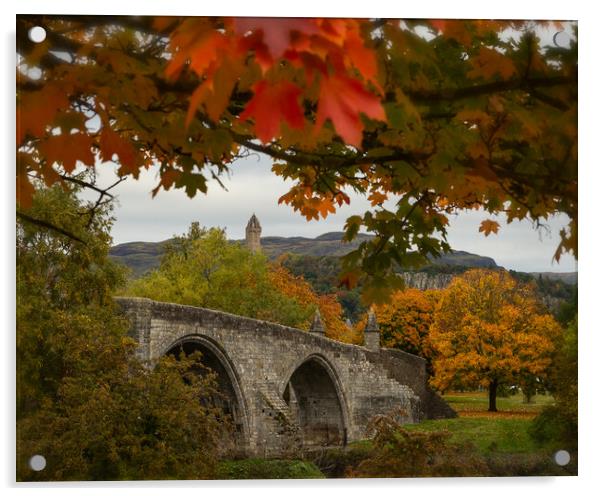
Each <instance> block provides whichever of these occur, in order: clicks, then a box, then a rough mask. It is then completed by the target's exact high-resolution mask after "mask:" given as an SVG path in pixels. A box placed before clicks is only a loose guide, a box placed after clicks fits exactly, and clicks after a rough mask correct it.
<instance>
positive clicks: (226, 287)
mask: <svg viewBox="0 0 602 496" xmlns="http://www.w3.org/2000/svg"><path fill="white" fill-rule="evenodd" d="M125 292H126V294H128V295H132V296H142V297H146V298H151V299H154V300H159V301H169V302H176V303H181V304H186V305H194V306H201V307H207V308H214V309H216V310H222V311H225V312H230V313H234V314H237V315H244V316H247V317H252V318H257V319H262V320H268V321H271V322H278V323H280V324H283V325H288V326H294V327H301V328H308V326H309V323H310V321H311V318H312V316H313V314H314V312H315V310H316V309H317V308H323V310H324V312H323V313H324V314H325V315H324V316H328V318H329V322H328V324H329V325H330V327H333V330H334V328H335V327H336V328H338V327H340V326H344V324H343V323H342V321H341V315H340V314H341V312H342V310H341V308H340V307H338V306H337V305H335V306H336V307H337V308H334V307H333V303H336V302H334V300H333V299H332V298H328V297H327V296H320V297H319V296H318V295H316V294H315V293H314V292H313V290H312V289H311V286H309V284H307V283H306V282H305V281H304V280H303V279H302V278H295V277H294V276H292V274H290V273H289V272H288V270H287V269H286V268H284V267H283V266H281V265H278V264H271V263H270V262H269V261H268V259H267V257H266V256H265V255H264V254H263V253H261V252H258V253H253V252H251V251H250V250H248V249H247V248H246V247H245V246H244V245H241V244H239V243H232V242H229V241H228V240H227V238H226V235H225V232H224V231H223V230H221V229H216V228H213V229H201V228H199V226H198V224H193V225H192V226H191V228H190V230H189V232H188V234H187V235H186V236H181V237H176V239H175V242H174V243H172V244H171V245H170V248H169V249H168V251H167V252H166V254H165V256H164V257H163V259H162V261H161V265H160V267H159V268H158V269H156V270H154V271H152V272H150V273H149V274H148V275H146V276H144V277H142V278H140V279H137V280H134V281H132V282H131V283H130V285H129V287H128V288H127V289H126V291H125ZM331 300H332V301H331Z"/></svg>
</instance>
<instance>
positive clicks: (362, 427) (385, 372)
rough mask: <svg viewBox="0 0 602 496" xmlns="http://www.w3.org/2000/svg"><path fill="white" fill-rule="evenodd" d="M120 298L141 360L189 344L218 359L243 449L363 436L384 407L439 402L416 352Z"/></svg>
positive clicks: (416, 416)
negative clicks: (373, 347)
mask: <svg viewBox="0 0 602 496" xmlns="http://www.w3.org/2000/svg"><path fill="white" fill-rule="evenodd" d="M117 301H118V303H119V304H120V305H121V307H122V309H123V311H124V312H125V314H126V315H127V316H128V317H129V318H130V320H131V322H132V327H131V335H132V336H133V337H134V338H135V339H137V340H138V342H139V343H140V347H139V351H138V353H139V356H140V357H141V358H142V359H144V360H149V361H151V362H152V361H153V360H156V359H157V358H159V357H161V356H162V355H165V354H166V353H168V352H169V351H170V350H173V349H174V348H177V347H178V346H180V345H182V344H183V343H187V346H189V347H190V346H193V345H194V346H198V349H200V350H201V351H206V352H207V354H208V355H209V354H211V356H215V357H216V358H217V359H219V360H220V362H221V363H222V365H223V371H224V374H227V378H226V379H227V380H229V381H231V384H232V391H234V395H233V396H234V397H235V400H236V403H237V404H236V407H235V408H234V410H235V411H236V415H237V416H238V418H237V419H236V421H237V423H238V424H239V426H240V431H241V440H242V441H241V442H243V443H244V447H243V448H244V450H245V451H247V452H249V453H252V454H255V455H262V456H270V455H276V454H279V453H282V452H283V451H286V450H288V449H295V446H296V444H297V445H298V444H304V445H313V446H315V445H321V444H323V445H333V444H335V445H336V444H345V443H347V442H349V441H355V440H359V439H363V438H365V437H366V436H367V435H368V433H367V432H366V427H367V425H368V423H369V420H370V419H371V418H372V417H373V416H375V415H378V414H386V413H389V412H390V411H391V410H401V411H403V419H404V420H405V421H406V422H418V421H419V420H421V419H423V418H430V417H432V416H433V415H434V413H433V412H435V411H436V415H441V411H443V410H442V408H440V407H441V405H439V403H437V400H436V398H438V396H436V395H435V397H436V398H435V399H434V398H433V394H434V393H432V392H430V391H429V390H428V388H427V386H426V371H425V362H424V360H423V359H422V358H420V357H417V356H414V355H410V354H408V353H403V352H399V351H396V350H387V349H380V350H368V349H366V348H364V347H361V346H355V345H349V344H344V343H339V342H337V341H333V340H330V339H328V338H326V337H324V336H322V335H319V334H316V333H309V332H305V331H302V330H299V329H294V328H290V327H285V326H281V325H278V324H274V323H270V322H263V321H260V320H255V319H250V318H245V317H240V316H237V315H232V314H228V313H224V312H219V311H214V310H208V309H204V308H196V307H190V306H184V305H177V304H173V303H161V302H156V301H152V300H149V299H145V298H118V299H117ZM439 401H441V402H442V400H440V398H439ZM448 408H449V407H448ZM431 410H432V411H431ZM447 413H448V414H449V415H451V414H453V411H452V410H451V409H450V411H449V412H447Z"/></svg>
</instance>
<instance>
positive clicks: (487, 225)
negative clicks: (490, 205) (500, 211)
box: [479, 219, 500, 236]
mask: <svg viewBox="0 0 602 496" xmlns="http://www.w3.org/2000/svg"><path fill="white" fill-rule="evenodd" d="M499 228H500V225H499V224H498V223H497V222H496V221H495V220H490V219H487V220H484V221H483V222H481V227H479V232H482V233H485V236H489V235H490V234H491V233H495V234H497V232H498V230H499Z"/></svg>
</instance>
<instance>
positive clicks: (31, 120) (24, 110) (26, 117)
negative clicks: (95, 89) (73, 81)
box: [17, 84, 69, 145]
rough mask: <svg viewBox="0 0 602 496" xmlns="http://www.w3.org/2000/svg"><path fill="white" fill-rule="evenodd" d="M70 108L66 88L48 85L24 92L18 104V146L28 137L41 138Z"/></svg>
mask: <svg viewBox="0 0 602 496" xmlns="http://www.w3.org/2000/svg"><path fill="white" fill-rule="evenodd" d="M68 107H69V98H68V96H67V94H66V92H65V88H61V87H60V86H59V85H56V84H47V85H46V86H44V87H43V88H42V89H41V90H38V91H32V92H28V93H26V92H22V93H21V96H20V98H19V102H18V104H17V145H20V144H21V143H23V141H24V139H25V137H26V136H27V135H31V136H34V137H41V136H42V135H43V134H44V131H45V129H46V126H48V125H49V124H51V123H52V122H53V120H54V118H55V116H56V115H57V113H58V112H59V111H60V110H64V109H66V108H68Z"/></svg>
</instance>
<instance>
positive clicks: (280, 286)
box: [269, 263, 353, 342]
mask: <svg viewBox="0 0 602 496" xmlns="http://www.w3.org/2000/svg"><path fill="white" fill-rule="evenodd" d="M269 278H270V282H271V283H272V285H273V286H274V288H275V289H276V290H277V291H278V292H279V293H281V294H283V295H285V296H287V297H289V298H291V299H293V300H294V301H296V302H297V303H298V304H299V305H300V306H301V307H302V308H306V309H309V310H313V309H317V310H319V311H320V315H321V318H322V321H323V323H324V328H325V334H326V336H327V337H329V338H331V339H336V340H337V341H343V342H351V339H352V334H353V331H352V329H351V328H349V327H347V325H346V324H345V322H344V321H343V308H342V307H341V304H340V303H339V302H338V301H337V298H336V295H332V294H326V295H319V294H317V293H316V292H315V291H314V289H313V288H312V287H311V284H309V283H308V282H307V281H306V280H305V279H304V278H303V277H301V276H296V275H294V274H292V273H291V272H290V271H289V270H288V269H286V267H283V266H282V265H280V264H278V263H275V264H273V265H271V266H270V271H269ZM308 317H309V318H308V319H306V320H305V321H304V322H302V323H301V324H300V325H299V327H300V328H302V329H309V328H310V325H311V323H312V321H311V318H312V317H313V313H312V312H310V313H309V314H308Z"/></svg>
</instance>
